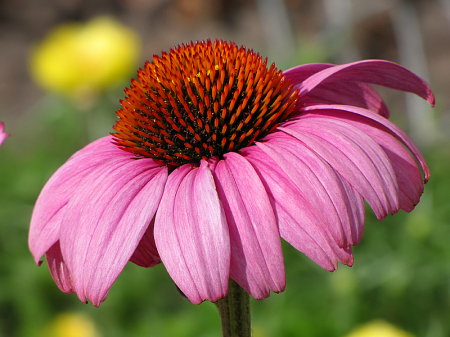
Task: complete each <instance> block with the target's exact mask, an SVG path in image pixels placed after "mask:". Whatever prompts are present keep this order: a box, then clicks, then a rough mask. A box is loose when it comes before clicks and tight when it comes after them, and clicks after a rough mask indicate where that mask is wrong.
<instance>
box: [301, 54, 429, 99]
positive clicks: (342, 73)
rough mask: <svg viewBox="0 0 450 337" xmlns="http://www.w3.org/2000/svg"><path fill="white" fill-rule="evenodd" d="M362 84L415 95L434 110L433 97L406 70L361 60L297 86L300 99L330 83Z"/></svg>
mask: <svg viewBox="0 0 450 337" xmlns="http://www.w3.org/2000/svg"><path fill="white" fill-rule="evenodd" d="M342 81H353V82H364V83H370V84H377V85H381V86H384V87H388V88H392V89H397V90H402V91H407V92H412V93H415V94H416V95H418V96H420V97H422V98H424V99H426V100H427V101H428V102H429V103H430V104H431V105H433V106H434V95H433V93H432V91H431V89H430V87H429V86H428V84H427V83H426V82H425V81H424V80H423V79H421V78H420V77H419V76H417V75H416V74H414V73H412V72H411V71H409V70H408V69H406V68H404V67H402V66H400V65H398V64H396V63H393V62H389V61H384V60H364V61H358V62H353V63H348V64H343V65H339V66H334V67H329V68H326V69H324V70H321V71H319V72H317V73H315V74H314V75H312V76H310V77H309V78H307V79H306V80H304V81H303V83H302V84H301V85H300V87H299V89H300V92H299V95H300V96H303V95H306V94H308V93H309V92H311V91H312V90H313V89H314V88H316V87H317V86H319V85H320V84H324V83H330V82H342Z"/></svg>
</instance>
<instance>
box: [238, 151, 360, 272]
mask: <svg viewBox="0 0 450 337" xmlns="http://www.w3.org/2000/svg"><path fill="white" fill-rule="evenodd" d="M242 153H243V154H244V155H245V158H246V159H247V160H249V161H250V163H251V164H252V165H253V166H254V167H255V170H256V171H257V173H258V175H259V176H260V177H261V180H262V182H263V183H264V185H265V187H266V190H267V191H268V192H269V196H270V197H271V198H272V199H273V203H274V210H275V211H276V214H277V219H278V226H279V229H280V234H281V236H282V237H283V238H284V239H285V240H286V241H288V242H289V243H290V244H291V245H292V246H293V247H295V248H296V249H297V250H299V251H301V252H303V253H305V254H306V255H307V256H308V257H309V258H311V259H312V260H313V261H314V262H316V263H317V264H318V265H320V266H321V267H323V268H325V269H327V270H329V271H333V270H335V269H336V268H337V261H338V260H339V261H340V262H342V263H344V264H347V265H352V263H353V257H352V254H351V249H350V248H348V247H346V248H341V247H338V245H337V244H336V242H335V240H334V239H333V238H332V236H331V233H330V232H329V230H328V227H327V226H326V225H324V224H323V218H322V217H321V214H322V213H318V212H317V209H316V208H315V207H314V206H313V204H312V202H311V201H310V200H308V198H307V197H306V196H305V195H303V193H302V191H300V190H299V189H298V187H297V186H298V185H297V184H296V183H294V182H293V181H292V180H291V179H289V177H288V176H287V175H286V174H285V173H284V171H283V170H282V169H281V167H279V166H278V165H277V164H276V163H275V161H276V160H275V161H274V160H273V158H270V155H268V154H266V153H264V152H263V151H262V150H260V149H258V148H256V147H251V148H247V149H244V150H243V151H242Z"/></svg>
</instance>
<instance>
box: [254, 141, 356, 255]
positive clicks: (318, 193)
mask: <svg viewBox="0 0 450 337" xmlns="http://www.w3.org/2000/svg"><path fill="white" fill-rule="evenodd" d="M272 140H274V139H273V138H272ZM256 145H257V146H258V147H260V148H261V149H262V150H263V151H264V152H265V153H267V154H268V155H269V156H270V157H271V158H272V159H273V160H274V161H275V162H276V163H277V164H278V165H279V166H280V168H281V169H282V170H283V171H284V172H285V174H286V175H287V176H288V177H289V178H290V179H291V180H292V182H293V183H294V184H295V186H297V188H298V189H299V190H300V191H301V193H302V194H303V195H304V196H305V198H306V200H308V203H310V206H309V208H310V209H312V210H314V211H315V213H316V214H317V215H318V218H321V219H322V221H321V223H317V225H318V226H320V225H322V226H324V227H325V228H326V229H327V230H328V231H329V232H330V233H331V234H332V236H333V237H334V239H335V241H336V244H337V245H338V246H340V247H348V246H349V245H353V244H355V242H356V241H357V236H358V235H357V232H358V228H359V227H360V226H361V225H360V224H359V223H357V222H356V220H359V218H358V217H356V216H355V215H354V213H353V211H354V210H353V209H352V204H351V202H350V200H349V198H348V195H347V193H346V189H345V187H344V186H343V183H342V180H341V178H340V176H339V175H338V174H337V173H336V172H335V171H334V169H333V168H332V167H331V166H330V165H329V164H328V163H327V162H326V161H324V160H323V159H322V158H320V157H319V156H317V155H316V154H315V153H314V152H313V151H311V150H310V149H309V148H307V147H306V146H305V145H304V144H302V143H301V142H299V141H296V140H295V139H294V138H292V137H279V142H275V141H271V142H265V143H257V144H256Z"/></svg>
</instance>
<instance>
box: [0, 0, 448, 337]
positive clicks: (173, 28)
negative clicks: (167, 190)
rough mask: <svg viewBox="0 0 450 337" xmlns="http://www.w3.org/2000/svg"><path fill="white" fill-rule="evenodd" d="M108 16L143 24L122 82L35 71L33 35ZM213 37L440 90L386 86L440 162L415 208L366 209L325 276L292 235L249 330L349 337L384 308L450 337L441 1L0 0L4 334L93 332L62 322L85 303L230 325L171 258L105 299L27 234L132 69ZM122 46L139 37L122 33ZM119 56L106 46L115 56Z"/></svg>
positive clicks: (282, 63)
mask: <svg viewBox="0 0 450 337" xmlns="http://www.w3.org/2000/svg"><path fill="white" fill-rule="evenodd" d="M100 15H103V16H104V15H108V16H109V17H110V18H114V19H115V20H117V22H120V23H121V24H122V25H124V26H126V27H128V28H129V29H131V30H132V31H134V32H135V34H136V35H137V36H138V40H140V43H141V48H140V49H139V48H137V47H136V51H135V52H136V55H138V60H136V65H135V66H134V65H133V67H130V69H128V70H126V71H125V72H124V73H125V75H124V74H123V72H122V73H121V76H119V75H117V76H116V77H114V78H113V79H112V80H111V81H109V83H108V84H111V85H108V86H107V85H103V84H102V85H98V86H93V87H88V88H86V87H83V88H81V89H80V90H77V91H76V92H75V93H74V92H71V91H70V90H66V91H64V92H58V90H51V89H50V90H48V88H47V89H43V87H40V86H39V85H38V84H36V83H35V82H33V80H32V77H31V76H30V69H31V70H33V66H30V57H31V56H30V55H32V53H33V50H35V49H34V48H35V46H36V45H38V44H39V43H41V41H43V39H44V38H45V37H46V36H47V35H48V34H49V32H51V31H52V30H54V28H55V27H57V26H58V25H60V24H64V23H68V22H72V23H73V22H79V23H81V22H85V21H88V20H90V19H92V18H95V17H97V16H100ZM88 35H89V34H88ZM208 38H211V39H215V38H220V39H226V40H233V41H235V42H236V43H237V44H238V45H241V44H244V45H246V46H247V47H249V48H253V49H254V50H255V51H258V52H260V54H261V55H263V56H267V57H268V58H269V61H270V62H276V65H277V67H278V68H279V69H287V68H289V67H292V66H295V65H298V64H302V63H311V62H332V63H344V62H351V61H356V60H359V59H363V58H383V59H388V60H391V61H395V62H398V63H401V64H402V65H404V66H406V67H408V68H409V69H411V70H413V71H415V72H416V73H418V74H419V75H420V76H422V77H424V78H425V79H426V80H428V81H429V83H430V84H431V87H432V88H433V90H434V92H435V94H436V98H437V104H436V107H435V109H433V110H431V109H430V108H429V107H428V106H427V104H426V103H424V102H421V101H420V100H417V99H416V98H415V97H412V95H405V94H403V93H396V92H393V91H389V90H385V89H381V91H380V92H381V93H382V95H383V97H384V98H385V99H386V102H387V104H388V106H389V107H390V109H391V113H392V120H393V121H394V122H395V123H397V124H398V125H400V126H401V127H402V128H403V129H404V130H406V131H407V132H408V133H409V134H410V135H411V136H412V138H413V139H414V140H415V141H416V142H417V144H418V145H419V147H420V148H421V150H422V151H423V153H424V156H425V158H426V160H427V163H428V165H429V167H430V170H431V179H430V182H429V183H428V184H427V185H426V186H425V193H424V195H423V196H422V200H421V203H420V204H419V205H418V206H417V207H416V209H415V210H414V211H413V212H412V213H410V214H407V213H405V212H402V211H401V212H400V213H399V214H396V215H395V216H388V218H386V219H385V220H384V221H383V222H381V223H379V222H378V221H377V220H376V218H375V217H374V215H373V213H372V211H371V210H370V209H368V210H367V219H366V227H365V233H364V236H363V239H362V241H361V243H360V244H359V245H358V246H356V247H355V248H354V255H355V263H354V266H353V267H352V268H348V267H346V266H342V265H341V266H340V267H339V269H338V270H337V271H335V272H333V273H329V272H327V271H325V270H323V269H321V268H320V267H318V266H317V265H315V264H314V263H312V262H311V261H310V260H309V259H307V258H306V257H305V256H304V255H303V254H301V253H299V252H298V251H296V250H295V249H293V248H292V247H290V246H288V245H287V244H286V245H285V247H284V248H285V249H284V253H285V263H286V271H287V288H286V291H285V292H284V293H282V294H278V295H277V294H272V295H271V297H270V298H268V299H266V300H264V301H261V302H258V301H255V300H253V301H252V312H253V316H252V317H253V330H254V336H255V337H265V336H317V337H319V336H329V337H334V336H336V337H338V336H339V337H340V336H345V335H346V334H348V333H349V332H350V331H352V330H353V329H354V328H355V327H357V326H359V325H360V324H364V323H367V322H371V321H373V320H376V319H383V320H385V321H387V322H390V323H392V324H393V325H395V326H397V327H398V328H400V329H403V330H405V331H408V332H410V333H411V334H412V335H414V336H417V337H419V336H425V337H446V336H450V202H449V200H450V143H449V138H450V137H449V136H450V134H449V132H448V130H449V125H450V95H449V92H450V1H446V0H441V1H439V0H423V1H419V0H416V1H377V2H375V1H373V2H372V1H370V2H369V1H361V0H360V1H356V0H353V1H351V0H321V1H317V0H309V1H308V0H304V1H302V0H285V1H281V0H273V1H271V0H244V1H239V0H229V1H227V0H171V1H169V0H148V1H146V0H115V1H114V0H103V1H88V0H69V1H64V0H38V1H26V0H4V1H1V2H0V49H1V52H0V102H1V105H0V121H3V122H5V131H6V132H8V133H10V134H11V137H10V138H8V139H7V140H6V141H5V143H4V144H3V146H2V147H1V149H0V336H24V337H28V336H67V337H69V336H73V337H74V336H89V334H88V332H84V334H83V333H81V334H78V335H76V334H72V335H71V334H70V333H74V331H72V330H71V328H69V326H68V325H64V324H65V323H61V322H62V320H61V317H68V316H61V315H67V314H69V315H70V314H77V315H81V316H76V317H81V321H82V324H81V325H82V326H83V324H85V328H86V326H90V325H89V324H93V325H94V326H95V330H96V333H95V334H92V336H94V335H95V336H108V337H109V336H111V337H115V336H117V337H121V336H186V337H187V336H203V337H206V336H220V334H221V332H220V322H219V316H218V314H217V312H216V308H215V307H214V305H213V304H211V303H209V302H208V303H203V304H201V305H198V306H195V305H193V304H191V303H190V302H188V301H186V300H184V299H183V298H182V297H181V296H180V295H179V294H178V292H177V290H176V289H175V286H174V284H173V282H172V281H171V279H170V277H169V276H168V275H167V272H166V271H165V269H164V266H163V265H159V266H156V267H154V268H151V269H144V268H140V267H137V266H136V265H134V264H129V265H128V266H127V267H126V268H125V270H124V271H123V273H122V274H121V275H120V277H119V278H118V279H117V281H116V282H115V284H114V285H113V286H112V288H111V291H110V294H109V296H108V299H107V300H106V301H105V302H103V303H102V304H101V306H100V308H95V307H93V306H92V305H91V304H88V305H85V304H83V303H81V302H80V301H79V300H78V299H77V297H76V295H74V294H64V293H62V292H60V291H59V289H58V288H57V286H56V285H55V284H54V282H53V280H52V278H51V276H50V274H49V272H48V269H47V267H46V266H45V263H44V266H42V267H40V268H39V267H37V266H36V264H35V263H34V261H33V258H32V256H31V254H30V252H29V250H28V246H27V235H28V226H29V221H30V217H31V212H32V209H33V205H34V202H35V201H36V198H37V196H38V194H39V192H40V190H41V189H42V187H43V185H44V184H45V182H46V181H47V179H48V178H49V177H50V176H51V175H52V174H53V173H54V171H55V170H56V169H57V168H58V167H59V166H61V165H62V164H63V163H64V162H65V161H66V160H67V159H68V158H69V157H70V156H71V155H72V154H73V153H74V152H75V151H77V150H79V149H80V148H81V147H83V146H85V145H86V144H88V143H89V142H91V141H93V140H95V139H97V138H99V137H102V136H105V135H107V134H108V133H109V132H111V131H112V129H111V126H112V125H113V124H114V122H115V111H116V110H118V109H119V108H120V105H119V99H122V98H123V97H124V94H123V88H125V86H128V85H129V83H130V82H129V81H130V78H131V77H132V76H134V75H135V71H136V69H137V68H138V67H139V66H142V65H143V64H144V61H145V60H146V59H151V58H152V56H153V54H160V53H161V51H163V50H164V51H169V49H170V48H171V47H173V46H176V45H178V44H181V43H188V42H190V41H191V40H193V41H195V40H203V39H208ZM115 47H119V49H120V48H131V47H129V45H128V44H127V42H123V41H120V42H119V41H118V42H117V43H116V44H114V46H113V47H111V48H115ZM112 50H114V49H112ZM118 54H120V52H119V51H117V50H116V51H113V52H110V53H109V54H107V55H106V56H104V60H105V62H107V61H108V60H109V59H110V58H111V59H114V58H115V57H116V56H117V55H118ZM30 67H31V68H30ZM83 317H84V318H83ZM83 322H84V323H83ZM58 324H59V325H58ZM58 326H63V329H62V330H63V331H65V332H64V333H61V332H58V331H59V330H58V329H59V328H58ZM75 326H76V324H75ZM64 327H65V328H64ZM74 329H75V330H76V328H74ZM86 329H87V328H86ZM86 331H87V330H86ZM374 337H376V336H374Z"/></svg>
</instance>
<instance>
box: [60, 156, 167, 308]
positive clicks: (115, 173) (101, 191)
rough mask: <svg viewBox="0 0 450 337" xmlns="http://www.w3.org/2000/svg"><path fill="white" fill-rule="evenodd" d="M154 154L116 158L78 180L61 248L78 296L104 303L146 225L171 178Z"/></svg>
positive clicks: (65, 215) (63, 222)
mask: <svg viewBox="0 0 450 337" xmlns="http://www.w3.org/2000/svg"><path fill="white" fill-rule="evenodd" d="M154 165H155V164H154V161H153V160H152V159H139V160H132V159H130V158H128V157H116V158H113V159H110V160H109V161H107V162H104V163H102V164H99V165H98V166H96V167H95V168H94V169H92V170H91V171H90V172H89V173H88V174H87V175H86V176H85V177H84V179H83V180H82V181H81V182H80V183H79V184H78V186H77V188H76V190H75V192H74V193H73V196H72V197H71V198H70V201H69V203H68V204H67V208H66V211H65V214H64V218H63V220H62V223H61V233H60V235H61V237H60V242H61V250H62V255H63V257H64V260H65V261H66V263H67V266H68V268H69V270H70V271H71V273H72V277H73V283H74V285H75V290H76V292H77V295H78V297H79V298H80V300H82V301H85V298H88V299H89V300H91V301H92V303H93V304H94V305H95V306H98V305H100V302H102V301H103V300H104V299H105V298H106V295H107V293H108V291H109V288H110V287H111V285H112V283H113V282H114V281H115V280H116V278H117V277H118V275H119V274H120V272H121V271H122V270H123V268H124V267H125V265H126V263H127V262H128V261H129V260H130V258H131V256H132V255H133V253H134V251H135V250H136V247H137V246H138V244H139V242H140V241H141V239H142V237H143V235H144V233H145V231H146V230H147V228H148V226H149V224H150V222H151V220H152V218H153V216H154V214H155V212H156V209H157V207H158V205H159V201H160V199H161V196H162V193H163V190H164V185H165V182H166V179H167V168H166V167H165V166H159V167H155V166H154Z"/></svg>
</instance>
